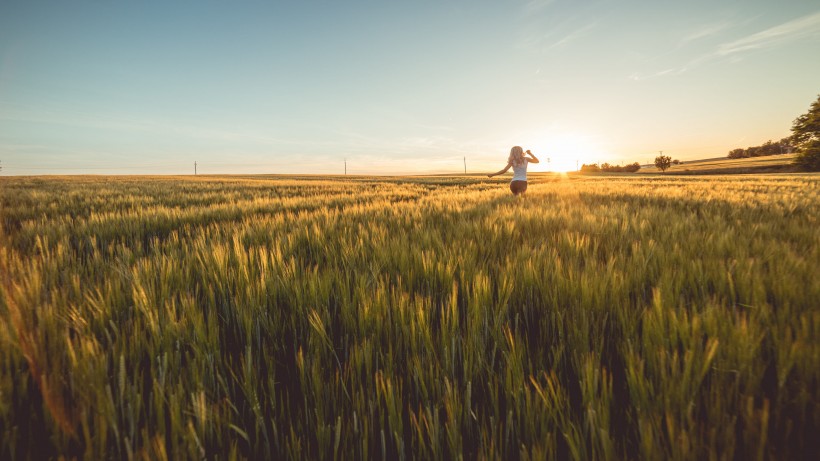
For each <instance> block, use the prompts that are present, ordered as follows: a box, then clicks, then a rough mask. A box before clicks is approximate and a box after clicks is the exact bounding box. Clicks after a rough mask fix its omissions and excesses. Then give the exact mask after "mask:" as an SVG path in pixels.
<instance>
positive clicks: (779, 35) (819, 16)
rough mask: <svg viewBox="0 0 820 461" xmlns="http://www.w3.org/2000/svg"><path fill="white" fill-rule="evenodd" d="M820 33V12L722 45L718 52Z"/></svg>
mask: <svg viewBox="0 0 820 461" xmlns="http://www.w3.org/2000/svg"><path fill="white" fill-rule="evenodd" d="M818 34H820V12H817V13H814V14H810V15H808V16H804V17H802V18H798V19H795V20H792V21H789V22H786V23H783V24H780V25H779V26H775V27H771V28H769V29H766V30H764V31H761V32H758V33H756V34H752V35H749V36H748V37H743V38H741V39H739V40H735V41H733V42H729V43H724V44H723V45H721V46H720V47H719V48H718V49H717V51H716V54H717V55H719V56H728V55H731V54H735V53H740V52H743V51H747V50H754V49H759V48H765V47H769V46H774V45H778V44H781V43H784V42H788V41H791V40H795V39H798V38H802V37H809V36H813V35H818Z"/></svg>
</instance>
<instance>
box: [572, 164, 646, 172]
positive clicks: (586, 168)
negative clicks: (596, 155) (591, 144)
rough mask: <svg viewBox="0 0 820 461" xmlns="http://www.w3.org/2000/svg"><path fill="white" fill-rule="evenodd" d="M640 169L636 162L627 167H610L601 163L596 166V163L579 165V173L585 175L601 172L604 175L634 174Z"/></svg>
mask: <svg viewBox="0 0 820 461" xmlns="http://www.w3.org/2000/svg"><path fill="white" fill-rule="evenodd" d="M640 169H641V165H640V164H639V163H638V162H635V163H630V164H629V165H623V166H621V165H610V164H609V163H606V162H604V163H602V164H600V165H598V164H597V163H590V164H586V163H584V164H583V165H581V171H584V172H587V173H599V172H601V171H603V172H606V173H634V172H636V171H638V170H640Z"/></svg>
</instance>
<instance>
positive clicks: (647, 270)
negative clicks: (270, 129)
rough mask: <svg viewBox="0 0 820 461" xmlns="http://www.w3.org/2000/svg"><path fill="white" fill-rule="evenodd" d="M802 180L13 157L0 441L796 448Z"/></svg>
mask: <svg viewBox="0 0 820 461" xmlns="http://www.w3.org/2000/svg"><path fill="white" fill-rule="evenodd" d="M818 185H820V177H818V176H817V175H766V176H743V177H717V176H713V177H708V178H703V177H667V178H660V177H657V176H641V175H631V176H629V177H611V178H600V177H586V178H584V177H582V178H576V179H574V180H571V181H570V180H566V181H556V180H549V181H547V180H546V179H542V180H539V181H535V182H533V184H531V185H530V188H529V191H528V193H527V196H526V198H524V199H519V198H516V197H512V196H511V195H510V194H509V191H508V190H507V187H506V182H505V181H490V180H486V179H480V178H470V177H460V178H442V177H434V178H383V179H378V180H374V179H370V180H366V179H364V178H355V179H352V180H346V179H343V178H318V177H317V178H309V179H305V178H302V179H289V178H266V177H247V178H238V177H165V178H157V177H138V178H131V177H74V178H60V177H52V178H2V183H0V204H1V205H2V209H0V213H2V234H0V273H2V278H3V280H2V281H3V283H2V287H3V288H2V297H0V458H4V459H46V458H57V457H66V458H71V457H76V458H84V459H104V458H120V459H192V458H196V459H201V458H203V457H205V458H214V459H217V458H218V459H264V458H269V459H406V458H411V459H461V458H467V459H476V458H479V459H707V458H708V459H800V458H810V457H811V456H814V454H815V453H816V451H815V450H816V441H815V440H816V434H817V431H818V429H820V408H819V407H818V402H820V386H818V381H819V380H820V338H819V337H818V335H819V334H820V310H818V304H817V300H818V299H820V284H818V283H817V279H816V274H818V273H820V245H818V243H820V242H818V239H820V237H819V236H818V233H817V231H816V230H817V228H818V214H820V212H818V210H820V207H818Z"/></svg>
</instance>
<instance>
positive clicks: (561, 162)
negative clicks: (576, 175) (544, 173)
mask: <svg viewBox="0 0 820 461" xmlns="http://www.w3.org/2000/svg"><path fill="white" fill-rule="evenodd" d="M548 158H549V162H548V163H547V169H548V170H549V171H554V172H556V173H568V172H570V171H575V170H577V169H578V168H577V167H576V166H575V165H576V164H575V162H573V161H571V160H567V159H563V158H560V157H555V158H553V157H548Z"/></svg>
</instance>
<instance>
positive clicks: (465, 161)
mask: <svg viewBox="0 0 820 461" xmlns="http://www.w3.org/2000/svg"><path fill="white" fill-rule="evenodd" d="M464 174H465V175H466V174H467V156H464Z"/></svg>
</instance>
